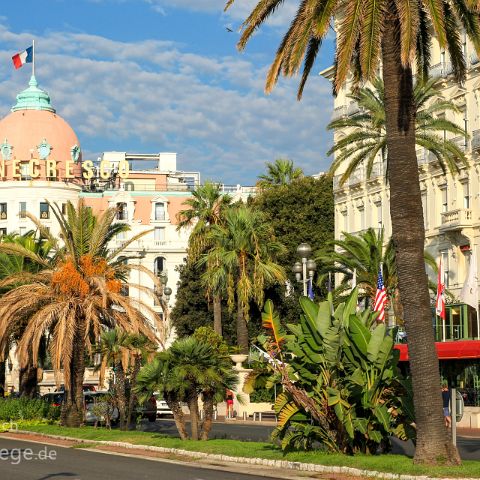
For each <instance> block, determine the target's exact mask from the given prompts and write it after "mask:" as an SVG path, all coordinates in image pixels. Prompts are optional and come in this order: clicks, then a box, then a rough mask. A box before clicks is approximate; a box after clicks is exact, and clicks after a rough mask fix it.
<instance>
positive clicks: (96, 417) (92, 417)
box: [83, 391, 120, 425]
mask: <svg viewBox="0 0 480 480" xmlns="http://www.w3.org/2000/svg"><path fill="white" fill-rule="evenodd" d="M111 395H112V394H111V393H110V392H108V391H105V392H102V391H97V392H91V391H87V392H83V399H84V403H85V423H87V424H94V423H97V422H106V420H107V414H108V416H109V417H110V423H111V424H113V425H114V424H116V423H118V420H119V417H120V414H119V412H118V408H117V407H115V406H113V405H112V402H111V401H109V397H111Z"/></svg>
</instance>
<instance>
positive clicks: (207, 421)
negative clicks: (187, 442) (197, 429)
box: [200, 393, 214, 440]
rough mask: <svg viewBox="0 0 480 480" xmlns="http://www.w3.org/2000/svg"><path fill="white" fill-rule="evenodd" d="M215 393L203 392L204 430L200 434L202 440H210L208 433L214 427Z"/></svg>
mask: <svg viewBox="0 0 480 480" xmlns="http://www.w3.org/2000/svg"><path fill="white" fill-rule="evenodd" d="M213 405H214V402H213V394H212V393H204V394H203V417H204V420H203V423H202V431H201V434H200V440H208V435H209V433H210V430H211V429H212V424H213Z"/></svg>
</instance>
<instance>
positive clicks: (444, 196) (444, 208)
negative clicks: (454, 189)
mask: <svg viewBox="0 0 480 480" xmlns="http://www.w3.org/2000/svg"><path fill="white" fill-rule="evenodd" d="M440 193H441V195H442V212H448V190H447V186H446V185H445V186H443V187H442V188H441V189H440Z"/></svg>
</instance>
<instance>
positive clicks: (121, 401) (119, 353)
mask: <svg viewBox="0 0 480 480" xmlns="http://www.w3.org/2000/svg"><path fill="white" fill-rule="evenodd" d="M129 347H130V338H129V335H128V334H127V333H126V332H124V331H122V330H120V329H118V328H113V329H112V330H107V331H105V332H103V333H102V334H101V335H100V342H99V344H98V346H97V349H96V352H97V353H99V354H100V355H101V357H102V362H101V365H100V379H99V384H100V385H103V377H104V373H105V369H106V368H107V367H108V365H110V364H112V365H113V371H114V378H115V380H114V383H113V393H114V396H115V401H116V404H117V408H118V413H119V420H120V430H125V427H126V417H127V415H126V410H127V392H126V372H127V369H128V363H129Z"/></svg>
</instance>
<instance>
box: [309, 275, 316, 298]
mask: <svg viewBox="0 0 480 480" xmlns="http://www.w3.org/2000/svg"><path fill="white" fill-rule="evenodd" d="M307 295H308V298H309V299H310V300H313V299H314V298H315V294H314V293H313V280H312V279H311V278H310V279H309V280H308V293H307Z"/></svg>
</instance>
